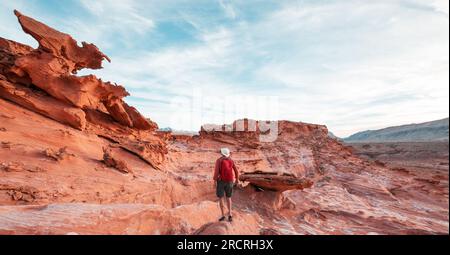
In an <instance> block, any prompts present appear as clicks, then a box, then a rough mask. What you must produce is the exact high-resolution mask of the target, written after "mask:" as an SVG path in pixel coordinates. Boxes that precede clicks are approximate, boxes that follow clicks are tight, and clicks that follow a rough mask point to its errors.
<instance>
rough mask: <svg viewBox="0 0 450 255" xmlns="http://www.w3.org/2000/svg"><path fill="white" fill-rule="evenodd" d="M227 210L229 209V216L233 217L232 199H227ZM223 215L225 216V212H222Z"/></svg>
mask: <svg viewBox="0 0 450 255" xmlns="http://www.w3.org/2000/svg"><path fill="white" fill-rule="evenodd" d="M227 208H228V215H229V216H233V215H232V214H231V197H227ZM222 214H223V212H222Z"/></svg>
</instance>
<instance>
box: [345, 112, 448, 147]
mask: <svg viewBox="0 0 450 255" xmlns="http://www.w3.org/2000/svg"><path fill="white" fill-rule="evenodd" d="M448 124H449V119H448V118H445V119H442V120H436V121H430V122H425V123H420V124H409V125H402V126H395V127H388V128H383V129H379V130H367V131H362V132H358V133H356V134H353V135H351V136H349V137H347V138H344V139H342V140H344V142H421V141H448V140H449V139H448V135H449V133H448Z"/></svg>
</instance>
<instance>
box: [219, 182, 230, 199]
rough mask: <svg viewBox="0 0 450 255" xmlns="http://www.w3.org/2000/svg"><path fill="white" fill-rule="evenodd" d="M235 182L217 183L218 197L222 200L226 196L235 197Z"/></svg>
mask: <svg viewBox="0 0 450 255" xmlns="http://www.w3.org/2000/svg"><path fill="white" fill-rule="evenodd" d="M233 185H234V183H233V182H224V181H220V180H219V181H217V187H216V195H217V197H220V198H222V197H223V196H224V195H226V196H227V197H231V196H232V195H233Z"/></svg>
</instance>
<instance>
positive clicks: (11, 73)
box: [0, 11, 157, 130]
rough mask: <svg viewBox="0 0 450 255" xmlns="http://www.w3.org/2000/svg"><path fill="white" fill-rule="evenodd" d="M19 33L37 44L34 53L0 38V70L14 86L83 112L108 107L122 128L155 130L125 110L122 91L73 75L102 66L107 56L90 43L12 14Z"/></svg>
mask: <svg viewBox="0 0 450 255" xmlns="http://www.w3.org/2000/svg"><path fill="white" fill-rule="evenodd" d="M14 13H15V14H16V16H17V18H18V20H19V23H20V25H21V26H22V29H23V30H24V31H25V32H26V33H28V34H30V35H31V36H32V37H33V38H34V39H36V40H37V41H38V43H39V48H38V49H36V50H33V49H31V47H28V46H24V45H21V44H18V43H15V42H12V41H9V40H6V39H0V49H1V51H0V54H1V55H0V57H1V58H0V59H2V60H1V61H0V68H1V69H0V70H2V75H3V76H4V77H6V78H7V79H9V81H11V82H13V83H15V82H20V83H22V84H25V85H29V86H36V87H38V88H40V89H42V90H43V91H45V92H46V93H48V94H49V95H51V96H52V97H54V98H56V99H57V100H60V101H62V102H65V103H69V104H72V105H73V106H75V107H78V108H81V109H94V110H101V109H106V110H107V111H108V112H109V114H110V115H111V116H112V117H113V119H115V120H116V121H117V122H119V123H120V124H122V125H124V126H128V127H133V128H137V129H143V130H155V129H157V126H156V125H155V123H152V122H150V121H148V120H147V119H145V118H144V117H143V116H142V115H140V114H139V112H138V111H137V110H136V109H135V108H133V107H130V106H128V105H127V104H126V103H125V102H124V101H123V100H122V99H123V98H124V97H125V96H128V92H127V91H126V90H125V88H124V87H122V86H119V85H114V84H112V83H110V82H103V81H102V80H100V79H98V78H97V77H95V76H94V75H87V76H81V77H78V76H75V75H73V74H76V72H77V71H79V70H81V69H83V68H91V69H99V68H102V65H101V64H102V61H103V59H107V60H108V61H109V58H108V57H107V56H106V55H105V54H103V53H102V52H100V51H99V50H98V48H97V47H96V46H95V45H93V44H87V43H85V42H83V43H82V45H83V46H82V47H79V46H78V45H77V42H76V41H75V40H74V39H73V38H72V37H71V36H70V35H67V34H64V33H61V32H59V31H57V30H55V29H53V28H50V27H48V26H47V25H45V24H43V23H41V22H39V21H36V20H34V19H32V18H30V17H27V16H25V15H23V14H21V13H20V12H18V11H15V12H14Z"/></svg>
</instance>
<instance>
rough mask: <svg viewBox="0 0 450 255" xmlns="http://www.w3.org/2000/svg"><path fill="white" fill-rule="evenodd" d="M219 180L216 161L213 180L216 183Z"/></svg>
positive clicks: (217, 162) (217, 161)
mask: <svg viewBox="0 0 450 255" xmlns="http://www.w3.org/2000/svg"><path fill="white" fill-rule="evenodd" d="M217 179H219V160H216V166H215V167H214V175H213V180H214V181H217Z"/></svg>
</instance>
